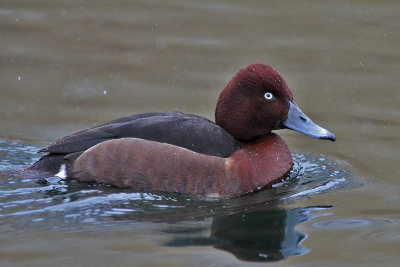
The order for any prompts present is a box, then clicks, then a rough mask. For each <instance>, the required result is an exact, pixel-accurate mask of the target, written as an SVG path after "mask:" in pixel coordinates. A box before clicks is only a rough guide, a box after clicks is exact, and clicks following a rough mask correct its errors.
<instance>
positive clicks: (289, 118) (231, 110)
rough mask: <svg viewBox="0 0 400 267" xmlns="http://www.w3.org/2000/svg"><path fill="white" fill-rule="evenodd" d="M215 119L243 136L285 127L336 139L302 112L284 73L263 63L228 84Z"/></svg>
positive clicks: (249, 136)
mask: <svg viewBox="0 0 400 267" xmlns="http://www.w3.org/2000/svg"><path fill="white" fill-rule="evenodd" d="M215 121H216V123H217V124H218V125H219V126H221V127H222V128H224V129H225V130H226V131H228V132H229V133H230V134H232V136H233V137H235V138H236V139H239V140H249V139H252V138H255V137H258V136H262V135H265V134H267V133H269V132H270V131H271V130H277V129H282V128H289V129H292V130H295V131H298V132H301V133H303V134H306V135H308V136H311V137H314V138H320V139H329V140H332V141H334V140H335V136H334V135H333V134H332V133H330V132H329V131H327V130H325V129H323V128H321V127H320V126H318V125H316V124H315V123H313V122H312V121H311V120H310V119H309V118H308V117H307V116H306V115H305V114H304V113H303V112H301V110H300V109H299V107H298V106H297V105H296V103H295V102H294V101H293V95H292V92H291V91H290V89H289V88H288V86H287V84H286V82H285V80H284V79H283V78H282V76H281V75H280V74H279V73H278V72H277V71H276V70H274V69H273V68H271V67H269V66H267V65H264V64H260V63H257V64H251V65H248V66H246V67H244V68H242V69H240V70H239V71H238V72H237V73H236V75H235V76H234V77H233V78H232V80H231V81H230V82H229V83H228V85H227V86H226V87H225V88H224V90H223V91H222V92H221V94H220V96H219V99H218V103H217V107H216V110H215Z"/></svg>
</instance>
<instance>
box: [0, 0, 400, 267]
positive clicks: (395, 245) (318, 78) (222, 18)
mask: <svg viewBox="0 0 400 267" xmlns="http://www.w3.org/2000/svg"><path fill="white" fill-rule="evenodd" d="M399 13H400V4H399V3H398V2H397V1H352V2H348V1H334V2H326V1H311V2H310V1H303V2H299V1H267V2H261V1H250V2H248V1H247V2H242V1H222V2H221V1H219V2H215V1H201V2H198V1H175V0H174V1H168V2H164V1H152V2H148V1H113V2H110V1H96V2H93V1H85V0H82V1H75V2H63V1H52V2H48V1H35V2H31V1H24V0H21V1H3V2H2V3H1V4H0V147H1V150H0V153H1V154H0V167H1V170H4V169H8V168H12V167H14V166H27V165H28V164H30V163H31V162H32V161H34V159H35V158H37V157H38V156H39V155H37V154H35V153H34V151H35V150H36V149H37V148H38V147H40V146H43V145H46V144H48V143H49V142H51V141H54V140H55V139H57V138H59V137H62V136H64V135H66V134H68V133H71V132H73V131H77V130H81V129H84V128H87V127H90V126H92V125H94V124H96V123H101V122H105V121H108V120H111V119H114V118H117V117H121V116H125V115H128V114H134V113H139V112H148V111H168V110H180V111H183V112H188V113H195V114H199V115H202V116H205V117H207V118H210V119H213V114H214V109H215V103H216V101H217V98H218V95H219V92H220V90H221V89H222V88H223V87H224V86H225V85H226V83H227V82H228V81H229V79H230V78H231V77H232V75H233V74H234V73H235V72H236V71H237V70H238V69H239V68H240V67H243V66H245V65H247V64H249V63H254V62H262V63H265V64H268V65H271V66H273V67H274V68H276V69H277V70H278V71H279V72H280V73H281V74H282V75H283V77H284V78H285V79H286V82H287V83H288V85H289V87H290V88H291V90H292V92H293V95H294V98H295V101H296V102H297V104H298V105H299V106H300V108H301V109H302V110H303V111H304V112H305V113H306V114H307V115H308V116H309V117H310V118H311V119H313V120H314V121H315V122H317V123H318V124H320V125H321V126H323V127H326V128H327V129H329V130H330V131H332V132H334V133H335V134H336V136H337V141H336V142H335V143H331V142H326V141H321V140H315V139H311V138H308V137H305V136H302V135H300V134H298V133H294V132H290V131H287V130H284V131H277V133H278V134H279V135H281V136H282V137H283V138H284V139H285V141H286V142H287V143H288V145H289V147H290V149H291V151H292V152H293V153H294V158H295V162H296V163H297V165H296V167H295V169H294V170H295V171H294V173H292V178H291V179H289V180H288V181H287V182H286V183H284V184H283V185H281V186H280V187H277V188H273V189H272V190H268V191H264V192H260V193H257V194H254V195H251V196H247V197H244V198H239V199H234V200H230V201H211V200H205V199H196V198H188V197H183V196H176V195H164V194H162V195H154V194H141V193H138V192H129V191H125V190H117V189H113V188H110V187H104V186H98V185H88V184H80V183H77V182H74V181H67V182H63V181H60V180H58V179H56V178H52V179H48V180H47V181H41V182H37V181H31V180H21V179H18V178H15V177H8V176H5V175H0V208H1V209H0V236H1V237H0V265H2V266H7V265H30V266H32V265H34V266H43V265H74V266H91V265H95V266H132V265H136V266H160V265H163V266H188V265H190V266H243V265H245V266H257V265H263V264H265V263H263V262H261V263H260V262H258V261H268V260H278V261H275V262H274V265H278V266H321V265H334V266H343V265H351V266H376V265H382V264H386V265H390V266H397V265H399V262H400V261H399V257H398V256H399V249H400V248H399V241H400V235H399V231H400V209H399V205H400V198H399V195H400V182H399V177H400V169H399V168H400V167H399V166H400V164H399V163H400V160H399V159H400V152H399V151H400V145H399V138H400V135H399V132H400V106H399V101H400V90H399V78H398V77H399V74H400V73H399V71H400V54H399V45H398V44H399V43H400V32H399V30H398V29H399V27H400V17H399V15H398V14H399Z"/></svg>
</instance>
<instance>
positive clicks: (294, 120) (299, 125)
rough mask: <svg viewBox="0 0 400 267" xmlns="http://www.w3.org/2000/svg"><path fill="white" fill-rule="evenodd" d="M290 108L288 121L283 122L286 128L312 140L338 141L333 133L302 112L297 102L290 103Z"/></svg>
mask: <svg viewBox="0 0 400 267" xmlns="http://www.w3.org/2000/svg"><path fill="white" fill-rule="evenodd" d="M289 104H290V107H289V112H288V116H287V118H286V120H285V121H284V122H283V126H284V127H285V128H289V129H291V130H293V131H297V132H299V133H302V134H305V135H307V136H310V137H312V138H318V139H327V140H331V141H332V142H334V141H336V137H335V135H334V134H333V133H331V132H329V131H328V130H326V129H324V128H322V127H321V126H319V125H317V124H315V123H314V122H313V121H312V120H311V119H310V118H309V117H307V116H306V114H304V113H303V111H301V109H300V108H299V107H298V106H297V104H296V103H295V102H291V101H289Z"/></svg>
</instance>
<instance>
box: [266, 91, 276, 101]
mask: <svg viewBox="0 0 400 267" xmlns="http://www.w3.org/2000/svg"><path fill="white" fill-rule="evenodd" d="M264 97H265V98H266V99H268V100H271V99H273V98H274V95H273V94H272V93H270V92H266V93H265V95H264Z"/></svg>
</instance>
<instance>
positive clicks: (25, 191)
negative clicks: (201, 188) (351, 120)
mask: <svg viewBox="0 0 400 267" xmlns="http://www.w3.org/2000/svg"><path fill="white" fill-rule="evenodd" d="M37 149H38V147H34V146H32V145H28V144H24V143H18V142H15V141H8V140H0V152H1V160H0V171H1V170H4V169H6V168H10V167H11V168H14V167H20V166H24V165H25V164H27V162H33V161H34V160H36V159H38V155H37V154H35V151H36V150H37ZM16 155H17V156H16ZM294 162H295V163H294V167H293V169H292V171H291V173H290V175H289V178H288V179H287V180H285V181H282V182H281V183H279V184H276V185H275V186H274V188H272V189H270V190H266V191H264V192H259V193H257V194H252V195H249V196H245V197H241V198H237V199H232V200H218V199H208V198H199V197H191V196H184V195H176V194H161V193H160V194H151V193H142V192H131V191H130V190H122V189H116V188H112V187H109V186H104V185H98V184H87V183H79V182H77V181H74V180H67V181H65V180H62V179H59V178H58V177H49V178H46V179H43V180H39V181H38V180H30V179H25V180H23V179H20V178H17V177H10V176H7V175H1V176H0V178H1V179H0V200H1V201H0V221H1V222H2V224H1V228H0V231H1V235H2V236H3V237H7V238H10V237H9V236H8V235H9V234H10V233H12V235H13V236H14V235H15V233H18V234H17V236H18V235H22V236H25V235H26V234H27V233H29V234H31V235H32V232H33V233H34V234H33V235H36V233H37V232H42V231H50V232H56V233H59V232H67V233H82V232H100V233H103V231H107V229H113V230H112V231H116V232H120V231H124V232H128V233H129V232H130V231H131V229H132V228H133V229H136V228H138V227H139V228H144V229H143V232H140V233H139V234H140V235H141V236H143V235H145V236H144V237H142V238H141V239H142V242H143V241H144V242H146V239H150V240H152V239H153V238H155V236H156V237H157V239H160V240H159V241H158V245H159V246H160V245H161V246H165V247H187V246H191V247H199V246H200V247H202V246H210V247H214V248H218V249H220V250H225V251H228V252H230V253H232V255H234V256H235V257H236V258H238V259H240V260H244V261H277V260H281V259H284V258H287V257H290V256H295V255H302V254H305V253H307V252H309V249H308V248H306V247H304V246H302V244H301V243H302V241H303V240H304V239H306V237H307V236H306V234H305V233H301V232H298V231H296V230H295V227H296V226H297V225H298V224H299V223H302V222H304V221H307V220H310V219H312V218H314V217H317V216H321V215H323V214H324V213H326V212H327V210H329V209H330V208H331V206H319V207H302V208H290V209H286V208H285V207H284V206H285V204H287V203H291V202H294V201H296V198H301V197H305V196H310V195H312V194H318V193H323V192H326V191H329V190H339V189H343V188H345V187H347V188H348V187H349V186H350V176H349V174H348V172H347V171H345V170H344V169H343V166H342V165H341V164H338V163H337V162H335V161H332V160H328V159H327V158H325V157H324V156H323V155H318V156H313V155H310V154H308V155H294ZM346 184H347V186H345V185H346ZM147 224H151V225H152V227H151V230H150V231H151V232H150V233H149V232H147V231H148V229H147V227H148V226H147ZM11 247H12V246H11ZM9 249H10V246H7V249H6V251H8V250H9ZM14 253H16V251H14Z"/></svg>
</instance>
